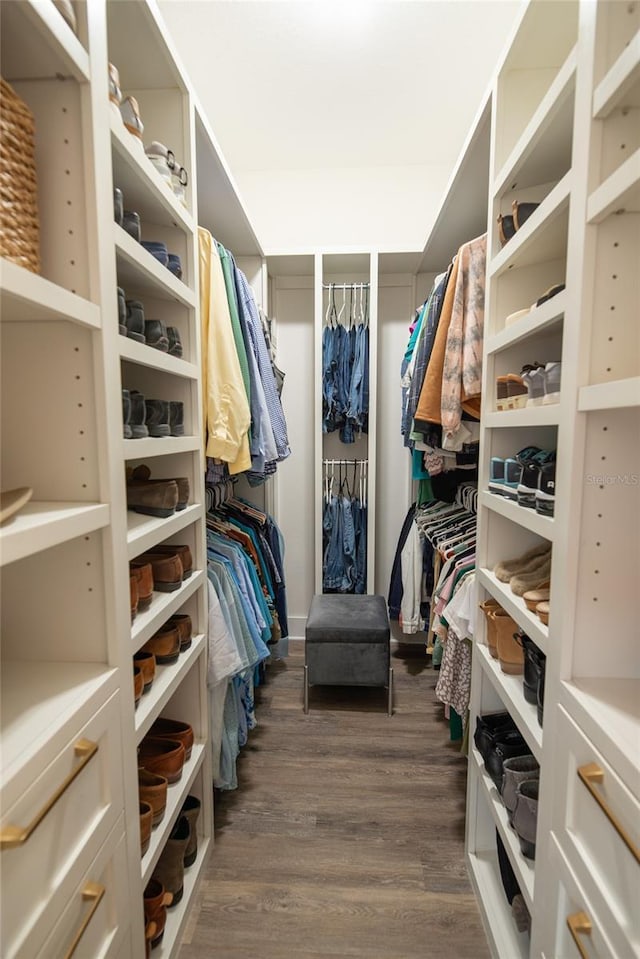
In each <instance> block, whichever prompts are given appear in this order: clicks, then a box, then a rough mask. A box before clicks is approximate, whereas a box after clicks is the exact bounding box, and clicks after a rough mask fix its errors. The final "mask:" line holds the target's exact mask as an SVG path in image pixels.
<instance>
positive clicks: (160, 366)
mask: <svg viewBox="0 0 640 959" xmlns="http://www.w3.org/2000/svg"><path fill="white" fill-rule="evenodd" d="M118 346H119V350H120V359H121V360H127V361H128V362H129V363H137V364H138V366H148V367H149V368H150V369H152V370H160V371H161V372H162V373H173V375H174V376H183V377H185V379H188V380H197V379H198V376H199V374H200V371H199V370H198V367H197V366H196V365H195V364H194V363H189V362H188V361H187V360H183V359H181V358H180V357H178V356H169V354H168V353H163V352H162V350H156V349H155V348H154V347H153V346H147V344H146V343H137V342H136V340H132V339H130V337H127V336H120V339H119V343H118ZM155 438H156V437H152V439H155Z"/></svg>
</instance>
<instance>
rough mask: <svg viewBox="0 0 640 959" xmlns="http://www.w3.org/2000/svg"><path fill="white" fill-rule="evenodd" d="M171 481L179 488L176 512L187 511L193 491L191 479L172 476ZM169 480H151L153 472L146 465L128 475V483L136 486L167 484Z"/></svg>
mask: <svg viewBox="0 0 640 959" xmlns="http://www.w3.org/2000/svg"><path fill="white" fill-rule="evenodd" d="M171 479H172V480H173V481H174V482H175V483H176V485H177V487H178V503H177V505H176V510H182V509H186V508H187V506H188V505H189V495H190V493H191V489H190V486H189V479H188V477H187V476H178V477H175V476H172V477H171ZM166 482H167V480H164V479H151V470H150V469H149V467H148V466H147V465H146V464H142V465H140V466H136V468H135V469H134V470H133V472H132V473H131V474H130V475H129V474H128V475H127V483H131V484H135V483H139V484H141V485H142V484H144V483H146V484H147V485H149V484H152V483H166Z"/></svg>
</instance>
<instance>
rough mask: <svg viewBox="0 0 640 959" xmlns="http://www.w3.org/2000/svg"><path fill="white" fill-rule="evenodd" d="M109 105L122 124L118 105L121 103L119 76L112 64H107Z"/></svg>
mask: <svg viewBox="0 0 640 959" xmlns="http://www.w3.org/2000/svg"><path fill="white" fill-rule="evenodd" d="M109 103H110V104H111V110H112V112H113V114H114V115H115V116H117V117H118V120H119V121H120V122H122V114H121V113H120V104H121V103H122V90H121V89H120V74H119V73H118V68H117V67H115V66H114V65H113V63H110V64H109Z"/></svg>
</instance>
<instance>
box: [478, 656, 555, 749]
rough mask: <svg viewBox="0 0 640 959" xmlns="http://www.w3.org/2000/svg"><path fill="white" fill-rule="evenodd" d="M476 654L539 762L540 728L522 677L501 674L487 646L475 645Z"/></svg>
mask: <svg viewBox="0 0 640 959" xmlns="http://www.w3.org/2000/svg"><path fill="white" fill-rule="evenodd" d="M475 645H476V652H477V655H478V657H479V661H480V663H481V665H482V668H483V669H484V671H485V673H486V674H487V676H488V677H489V679H490V680H491V684H492V686H493V688H494V689H495V691H496V693H497V694H498V696H499V697H500V699H501V700H502V702H503V703H504V705H505V707H506V708H507V710H508V712H509V713H510V714H511V718H512V719H513V720H514V721H515V723H516V724H517V726H518V729H519V730H520V732H521V733H522V735H523V736H524V738H525V739H526V741H527V745H528V746H529V748H530V749H531V752H532V753H533V755H534V756H535V757H536V759H537V760H538V762H540V756H541V754H542V728H541V726H540V725H539V723H538V710H537V707H536V706H534V705H533V703H528V702H527V701H526V699H525V698H524V692H523V690H522V676H521V675H520V676H512V675H510V674H509V673H503V672H502V670H501V669H500V663H499V662H498V660H497V659H493V658H492V656H491V653H490V652H489V649H488V647H487V646H485V645H484V644H481V643H476V644H475Z"/></svg>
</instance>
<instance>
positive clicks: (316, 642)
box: [304, 593, 393, 716]
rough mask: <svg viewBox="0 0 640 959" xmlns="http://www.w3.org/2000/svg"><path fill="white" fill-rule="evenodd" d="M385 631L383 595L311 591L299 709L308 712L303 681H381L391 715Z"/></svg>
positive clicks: (334, 683)
mask: <svg viewBox="0 0 640 959" xmlns="http://www.w3.org/2000/svg"><path fill="white" fill-rule="evenodd" d="M390 637H391V631H390V629H389V616H388V614H387V604H386V602H385V599H384V597H383V596H356V595H352V594H349V595H343V594H341V593H327V594H323V595H318V596H314V597H313V599H312V601H311V609H310V610H309V616H308V618H307V628H306V632H305V666H304V711H305V713H307V712H309V686H384V687H386V689H387V690H388V697H387V712H388V714H389V716H391V714H392V711H393V669H392V668H391V653H390Z"/></svg>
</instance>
